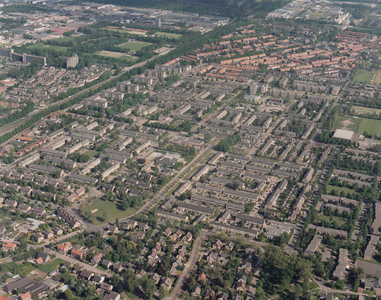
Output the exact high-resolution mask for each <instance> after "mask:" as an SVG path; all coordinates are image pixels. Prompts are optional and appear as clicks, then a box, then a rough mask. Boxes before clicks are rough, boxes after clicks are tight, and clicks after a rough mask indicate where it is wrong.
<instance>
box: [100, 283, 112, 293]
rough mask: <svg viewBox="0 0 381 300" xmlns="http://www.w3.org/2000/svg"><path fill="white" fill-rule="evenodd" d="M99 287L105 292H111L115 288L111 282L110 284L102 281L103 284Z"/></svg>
mask: <svg viewBox="0 0 381 300" xmlns="http://www.w3.org/2000/svg"><path fill="white" fill-rule="evenodd" d="M99 288H100V289H101V290H102V291H104V292H107V293H108V292H111V291H112V289H113V288H114V287H113V286H112V285H111V284H108V283H105V282H102V283H101V285H100V286H99Z"/></svg>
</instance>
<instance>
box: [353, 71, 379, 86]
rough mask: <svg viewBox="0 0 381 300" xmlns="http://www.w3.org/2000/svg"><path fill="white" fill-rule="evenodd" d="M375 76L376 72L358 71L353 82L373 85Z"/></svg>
mask: <svg viewBox="0 0 381 300" xmlns="http://www.w3.org/2000/svg"><path fill="white" fill-rule="evenodd" d="M374 74H375V72H370V71H366V70H358V71H357V72H356V75H355V77H354V78H353V82H356V83H366V84H371V82H372V79H373V76H374Z"/></svg>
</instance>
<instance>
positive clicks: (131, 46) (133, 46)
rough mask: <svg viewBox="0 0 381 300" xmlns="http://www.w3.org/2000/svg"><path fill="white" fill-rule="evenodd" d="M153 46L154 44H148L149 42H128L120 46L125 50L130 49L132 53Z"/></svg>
mask: <svg viewBox="0 0 381 300" xmlns="http://www.w3.org/2000/svg"><path fill="white" fill-rule="evenodd" d="M149 45H152V43H147V42H128V43H124V44H121V45H119V47H120V48H123V49H130V50H131V51H139V50H141V49H142V48H144V47H146V46H149Z"/></svg>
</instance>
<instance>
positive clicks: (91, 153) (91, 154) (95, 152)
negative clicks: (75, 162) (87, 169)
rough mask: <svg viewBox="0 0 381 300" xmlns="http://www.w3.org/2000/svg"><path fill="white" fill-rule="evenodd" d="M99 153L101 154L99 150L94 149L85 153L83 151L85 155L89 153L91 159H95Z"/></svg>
mask: <svg viewBox="0 0 381 300" xmlns="http://www.w3.org/2000/svg"><path fill="white" fill-rule="evenodd" d="M97 154H99V152H98V151H94V150H87V151H86V152H85V153H83V155H88V156H89V157H90V159H93V158H94V156H95V155H97Z"/></svg>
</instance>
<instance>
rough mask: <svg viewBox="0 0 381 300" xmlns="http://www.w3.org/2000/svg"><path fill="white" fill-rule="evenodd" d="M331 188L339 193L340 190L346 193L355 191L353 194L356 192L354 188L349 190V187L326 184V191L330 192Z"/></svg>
mask: <svg viewBox="0 0 381 300" xmlns="http://www.w3.org/2000/svg"><path fill="white" fill-rule="evenodd" d="M331 190H335V191H336V194H340V193H341V192H342V191H343V192H344V193H345V194H347V193H351V194H352V193H355V194H357V193H356V191H355V190H351V189H349V188H346V187H341V186H333V185H330V184H328V186H327V192H328V193H331Z"/></svg>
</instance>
